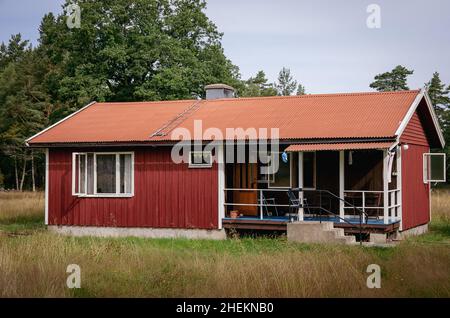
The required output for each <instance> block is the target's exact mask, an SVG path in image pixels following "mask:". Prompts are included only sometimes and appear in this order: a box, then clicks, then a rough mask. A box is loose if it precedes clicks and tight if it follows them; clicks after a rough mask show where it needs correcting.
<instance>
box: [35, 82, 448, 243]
mask: <svg viewBox="0 0 450 318" xmlns="http://www.w3.org/2000/svg"><path fill="white" fill-rule="evenodd" d="M199 125H200V126H201V132H202V133H201V134H200V135H199V133H198V128H199ZM229 128H235V129H236V128H241V129H242V131H243V132H244V134H243V136H238V135H236V136H231V137H230V136H228V135H227V133H226V132H227V129H229ZM273 128H276V129H278V135H279V136H274V135H271V134H270V133H269V136H263V135H261V134H259V135H258V134H257V135H256V137H255V135H254V134H253V133H252V132H254V131H256V132H260V131H261V129H267V131H269V132H272V130H271V129H273ZM183 133H184V134H185V135H186V134H187V135H188V137H187V138H186V136H185V140H186V139H187V140H188V141H189V140H190V141H194V140H196V141H197V148H195V149H194V147H192V148H186V149H188V150H186V151H183V152H182V155H183V156H184V158H188V159H186V161H185V162H181V163H179V162H176V160H174V158H173V151H174V145H176V144H177V143H178V142H179V141H180V140H181V135H182V134H183ZM276 137H278V138H276ZM265 139H268V140H269V141H273V140H275V139H276V140H278V142H279V143H278V146H277V148H275V147H274V146H269V151H268V156H267V158H266V159H267V160H262V159H261V157H258V156H256V157H257V158H256V160H251V159H250V158H251V157H252V155H254V154H255V149H258V150H257V151H260V150H259V149H260V148H258V147H257V148H254V147H253V146H254V145H255V144H258V142H260V141H261V140H265ZM211 141H214V143H211ZM223 141H228V142H231V141H238V145H233V146H229V147H228V146H227V144H224V143H223ZM27 145H28V146H30V147H36V148H38V147H39V148H45V149H46V154H47V155H46V180H47V182H46V189H45V190H46V192H45V193H46V208H45V211H46V213H45V216H46V217H45V222H46V224H48V225H49V227H50V228H51V229H54V230H56V231H60V232H64V233H72V234H74V235H91V234H92V235H121V236H123V235H138V236H147V237H161V236H164V237H175V236H185V237H210V238H224V237H225V231H224V230H225V229H227V228H236V229H252V230H280V231H283V230H286V226H287V224H288V223H289V222H291V221H308V220H311V221H313V220H317V219H318V218H320V219H321V220H322V218H323V219H325V220H328V221H332V222H334V225H335V227H342V228H344V229H345V231H346V233H347V234H352V233H356V232H357V231H358V230H360V227H358V224H359V220H360V219H361V218H362V219H363V223H364V231H365V232H367V233H383V234H387V235H396V234H399V233H403V234H405V233H420V232H423V231H425V230H426V228H427V224H428V223H429V221H430V183H431V182H434V181H436V182H437V181H443V180H444V178H445V177H443V176H444V175H445V172H444V171H443V169H442V168H443V167H444V165H445V157H443V155H441V154H433V155H431V154H429V153H430V149H431V148H442V147H443V146H444V139H443V136H442V132H441V130H440V128H439V125H438V121H437V118H436V115H435V113H434V110H433V107H432V105H431V102H430V99H429V97H428V95H427V93H426V91H424V90H421V91H419V90H414V91H401V92H381V93H377V92H370V93H346V94H324V95H304V96H289V97H260V98H233V90H232V88H231V87H228V86H226V85H210V86H208V87H207V99H206V100H185V101H162V102H136V103H96V102H94V103H91V104H89V105H87V106H86V107H84V108H82V109H80V110H79V111H77V112H75V113H74V114H72V115H70V116H68V117H67V118H64V119H63V120H61V121H60V122H58V123H56V124H54V125H53V126H51V127H49V128H47V129H45V130H43V131H42V132H40V133H38V134H37V135H35V136H33V137H31V138H30V139H28V140H27ZM198 145H200V146H198ZM238 147H243V149H244V150H245V151H244V152H245V155H244V157H243V160H242V158H241V160H240V162H236V161H237V160H236V156H235V155H233V156H228V154H229V153H230V151H235V152H237V149H238ZM189 149H190V150H189ZM241 149H242V148H241ZM228 157H230V158H232V159H234V160H229V158H228ZM198 158H199V161H197V160H196V159H198ZM275 158H276V159H278V162H279V167H278V169H276V170H274V171H269V172H268V173H267V171H266V172H265V173H263V170H264V169H263V168H264V167H267V162H268V161H269V162H270V160H275ZM289 191H290V192H291V194H292V193H294V194H295V195H297V198H298V199H299V200H300V201H301V202H302V204H300V205H298V206H293V202H292V201H291V200H290V199H289V196H288V195H287V193H288V192H289ZM300 201H299V202H300ZM292 208H294V210H293V209H292ZM232 211H233V213H231V212H232ZM361 211H363V213H362V212H361ZM231 214H233V215H232V216H233V218H231V217H230V216H231ZM236 216H237V217H236ZM352 224H354V226H353V225H352Z"/></svg>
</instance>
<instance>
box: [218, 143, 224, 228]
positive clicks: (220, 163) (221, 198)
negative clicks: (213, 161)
mask: <svg viewBox="0 0 450 318" xmlns="http://www.w3.org/2000/svg"><path fill="white" fill-rule="evenodd" d="M223 147H224V146H223V145H219V147H218V150H217V172H218V174H219V176H218V189H219V193H218V196H219V197H218V204H219V206H218V214H219V219H218V220H217V225H218V228H219V230H221V229H222V228H223V226H222V219H223V218H224V217H225V162H224V151H223V150H224V149H223Z"/></svg>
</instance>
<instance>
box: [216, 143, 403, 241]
mask: <svg viewBox="0 0 450 318" xmlns="http://www.w3.org/2000/svg"><path fill="white" fill-rule="evenodd" d="M271 156H277V159H278V161H279V167H278V169H277V171H276V172H273V173H268V174H264V173H262V170H263V169H262V167H264V166H265V165H266V164H264V163H262V162H260V161H258V162H254V163H250V162H244V163H226V164H224V165H223V167H222V169H223V183H222V186H223V188H222V191H223V210H224V211H223V216H224V217H223V218H222V225H223V227H224V228H225V229H227V228H228V229H229V228H234V229H249V230H275V231H277V230H280V231H283V230H285V229H286V225H287V223H289V222H292V221H328V222H333V223H334V224H335V227H341V228H344V229H345V231H346V233H352V231H361V229H362V228H363V229H364V231H366V232H371V233H387V232H390V231H395V230H397V229H398V228H399V227H400V226H401V160H398V158H400V156H401V148H400V147H398V146H397V145H396V144H395V143H394V142H393V141H384V142H358V143H310V144H290V145H283V146H280V150H279V151H278V152H272V153H271ZM272 158H273V157H272ZM292 194H294V195H295V197H293V196H292ZM295 200H297V201H295ZM296 203H297V204H296Z"/></svg>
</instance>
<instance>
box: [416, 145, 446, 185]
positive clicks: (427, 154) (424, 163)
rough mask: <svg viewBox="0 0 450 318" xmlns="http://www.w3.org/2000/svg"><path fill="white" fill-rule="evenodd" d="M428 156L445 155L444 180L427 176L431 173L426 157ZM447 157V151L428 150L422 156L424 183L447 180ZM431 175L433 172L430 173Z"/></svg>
mask: <svg viewBox="0 0 450 318" xmlns="http://www.w3.org/2000/svg"><path fill="white" fill-rule="evenodd" d="M427 156H428V157H432V156H442V157H444V160H443V170H444V179H443V180H429V179H427V176H428V175H429V173H428V166H427V159H426V157H427ZM446 159H447V158H446V154H445V153H436V152H426V153H424V154H423V158H422V161H423V171H422V174H423V183H432V182H446V179H447V173H446ZM430 176H431V174H430Z"/></svg>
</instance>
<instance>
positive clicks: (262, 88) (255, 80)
mask: <svg viewBox="0 0 450 318" xmlns="http://www.w3.org/2000/svg"><path fill="white" fill-rule="evenodd" d="M243 85H244V88H243V90H242V92H241V94H240V95H241V96H242V97H258V96H275V95H277V90H276V88H275V87H274V85H273V84H271V83H268V79H267V78H266V74H265V73H264V71H258V73H256V76H255V77H250V78H249V79H248V80H246V81H244V82H243Z"/></svg>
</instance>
